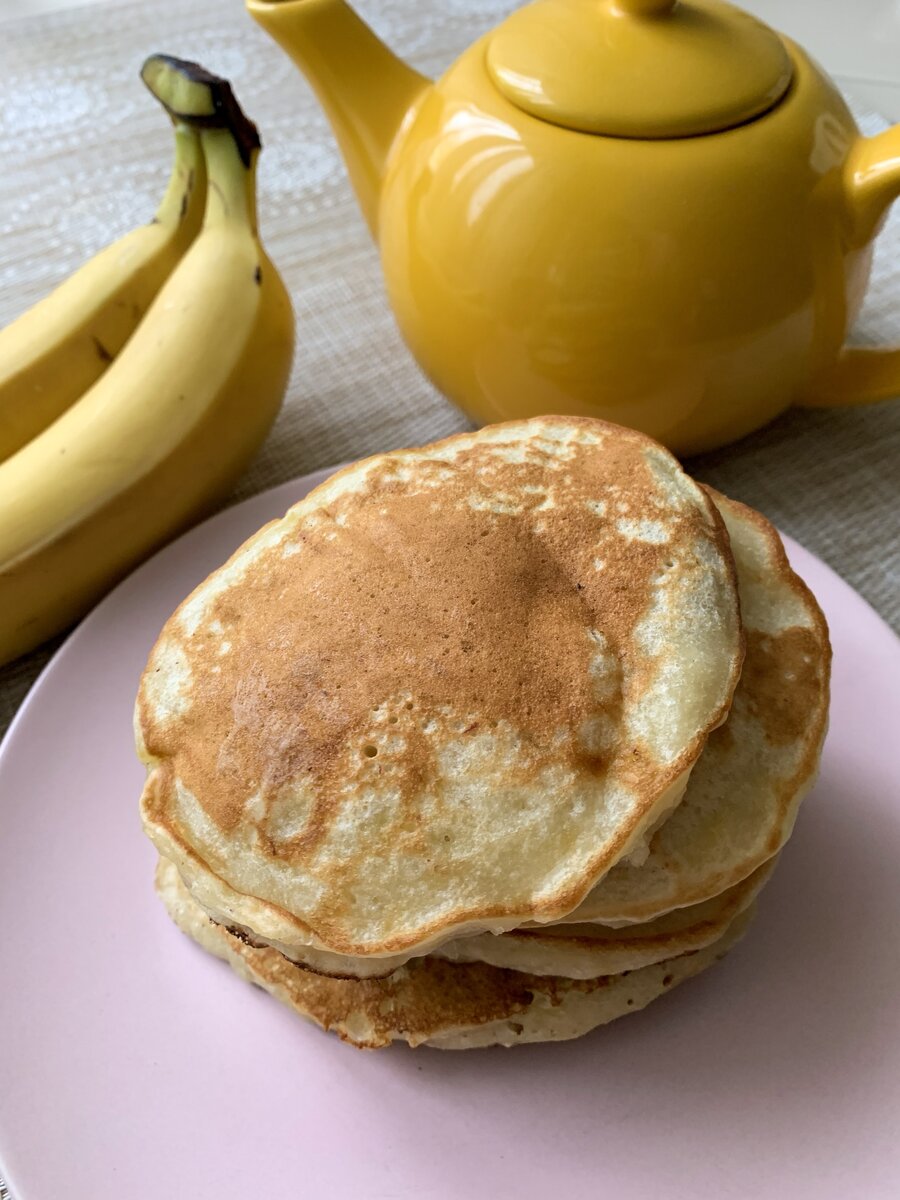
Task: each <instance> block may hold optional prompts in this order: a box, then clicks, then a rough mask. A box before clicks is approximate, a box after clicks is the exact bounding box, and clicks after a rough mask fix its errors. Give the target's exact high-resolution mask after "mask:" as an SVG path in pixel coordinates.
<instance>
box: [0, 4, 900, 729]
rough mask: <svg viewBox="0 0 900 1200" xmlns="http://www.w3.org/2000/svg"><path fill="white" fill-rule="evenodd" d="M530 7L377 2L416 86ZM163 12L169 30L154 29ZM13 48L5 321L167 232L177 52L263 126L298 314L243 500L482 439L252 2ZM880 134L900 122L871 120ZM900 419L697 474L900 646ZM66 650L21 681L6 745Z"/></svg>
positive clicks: (774, 435)
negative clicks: (423, 345)
mask: <svg viewBox="0 0 900 1200" xmlns="http://www.w3.org/2000/svg"><path fill="white" fill-rule="evenodd" d="M512 7H514V5H513V4H512V3H511V0H441V2H440V3H438V0H420V2H419V3H411V2H410V0H359V4H358V8H359V10H360V12H361V13H362V14H363V15H364V16H365V17H366V18H367V19H368V20H369V21H370V22H371V23H372V24H373V25H374V26H375V27H376V29H377V30H378V31H379V32H380V33H382V34H383V35H384V36H385V37H386V38H387V39H388V40H389V41H390V42H391V44H392V46H394V47H395V48H396V49H397V50H398V52H400V53H402V54H403V55H405V56H406V57H407V58H408V59H409V60H410V61H411V62H412V63H413V64H414V65H415V66H417V67H418V68H420V69H422V70H424V71H427V72H430V73H432V74H434V73H436V72H439V71H440V70H441V69H442V67H444V66H445V65H447V64H448V63H449V62H450V61H451V60H452V59H453V57H455V56H456V54H457V53H459V51H460V50H461V49H462V48H463V47H464V46H466V45H467V44H468V43H469V42H470V41H471V40H472V39H473V38H474V37H476V36H477V35H478V34H479V33H480V32H481V31H482V30H483V29H485V28H487V27H489V26H490V25H492V24H494V23H495V22H496V21H497V20H498V19H500V17H501V16H502V15H503V14H504V13H505V12H506V11H508V10H509V9H510V8H512ZM151 12H152V16H151ZM3 32H4V36H3V39H2V44H0V79H2V80H3V83H2V88H0V151H2V153H3V156H4V161H5V162H6V163H7V164H10V166H12V165H13V164H14V168H15V169H10V170H7V171H6V172H5V173H4V174H3V176H2V177H0V322H6V321H8V320H9V319H11V318H12V317H14V316H16V315H17V314H18V313H19V312H20V311H22V310H23V309H24V308H25V307H27V306H28V305H29V304H31V303H33V302H34V301H35V300H37V299H38V298H39V297H40V296H41V295H43V294H44V293H45V292H46V291H47V290H48V289H49V288H50V287H51V286H53V284H54V283H56V282H57V281H58V280H60V279H62V278H63V277H65V275H67V274H68V273H69V272H70V271H71V270H72V269H73V268H74V267H75V266H77V265H78V264H79V263H80V262H82V261H83V260H84V259H85V258H86V257H87V256H88V255H90V254H92V253H94V252H95V251H96V250H97V249H99V248H100V247H101V246H103V245H105V244H106V243H107V242H109V241H111V240H112V239H113V238H114V237H118V236H119V235H120V234H121V233H124V232H125V231H127V230H128V229H129V228H131V227H133V226H134V225H135V224H137V223H138V222H140V221H143V220H146V219H147V218H148V217H149V216H150V215H151V213H152V212H153V210H154V208H155V205H156V202H157V199H158V196H159V194H160V192H161V190H162V187H163V184H164V182H165V179H166V177H167V173H168V168H169V160H170V143H169V138H170V135H169V132H168V129H167V127H166V124H165V122H164V121H163V120H162V118H161V115H160V112H159V109H158V108H157V107H156V105H155V104H154V102H153V101H152V100H151V99H150V97H149V96H148V95H147V94H146V93H145V92H144V89H143V87H142V86H141V84H140V82H139V80H138V70H139V68H140V64H141V62H142V61H143V59H144V57H145V56H146V55H147V54H148V53H150V52H151V51H154V50H162V51H166V52H169V53H174V54H178V55H181V56H184V57H189V58H197V59H199V60H201V61H202V62H203V63H204V64H206V65H207V66H209V67H210V68H212V69H213V70H215V71H218V72H220V73H221V74H224V75H226V76H228V77H229V78H230V79H231V80H232V81H233V83H234V86H235V89H236V91H237V94H238V96H239V97H240V98H241V100H242V101H243V102H244V104H245V105H246V107H247V109H248V111H249V112H250V114H251V115H252V117H253V118H254V119H255V120H256V121H257V122H258V124H259V126H260V129H261V131H262V135H263V140H264V143H265V146H266V149H265V150H264V153H263V155H262V160H261V168H260V192H261V199H260V209H261V227H262V231H263V235H264V238H265V240H266V243H267V245H268V248H269V251H270V253H271V255H272V257H273V258H274V259H275V261H276V262H277V263H278V265H279V267H280V269H281V271H282V273H283V275H284V277H285V280H286V282H287V284H288V286H289V288H290V290H291V292H292V294H293V297H294V302H295V307H296V313H297V322H298V343H297V356H296V364H295V368H294V375H293V379H292V381H291V385H290V390H289V393H288V397H287V401H286V404H285V407H284V410H283V412H282V415H281V417H280V419H279V421H278V423H277V425H276V427H275V429H274V431H273V432H272V434H271V436H270V438H269V440H268V442H267V443H266V446H265V447H264V449H263V450H262V452H261V454H260V455H259V457H258V458H257V460H256V462H255V463H254V464H253V465H252V467H251V468H250V470H249V471H248V472H247V474H246V475H245V476H244V478H243V480H242V481H241V483H240V485H239V487H238V488H237V489H236V490H235V492H234V496H233V499H234V500H238V499H241V498H242V497H245V496H249V495H251V494H253V493H254V492H258V491H260V490H262V489H264V488H266V487H269V486H271V485H273V484H276V483H280V482H282V481H283V480H286V479H289V478H291V477H293V476H296V475H300V474H303V473H304V472H307V471H311V470H313V469H315V468H317V467H322V466H325V465H327V464H329V463H337V462H341V461H344V460H347V459H353V458H357V457H359V456H360V455H363V454H368V453H372V452H375V451H379V450H387V449H391V448H394V447H397V446H406V445H414V444H418V443H422V442H425V441H429V440H431V439H432V438H436V437H441V436H443V435H446V434H449V433H453V432H455V431H457V430H460V429H464V428H466V427H467V423H466V419H465V417H463V415H462V414H461V413H460V412H459V411H458V410H457V409H455V408H454V407H453V406H452V405H450V404H448V403H447V402H446V401H445V400H443V399H442V398H441V397H440V396H438V395H437V393H436V392H435V391H434V390H433V389H432V388H431V387H430V386H429V384H428V383H427V382H426V381H425V380H424V379H423V378H422V376H421V375H420V374H419V372H418V369H417V368H416V366H415V364H414V362H413V361H412V359H411V358H410V356H409V354H408V353H407V351H406V350H405V348H404V346H403V344H402V343H401V341H400V338H399V336H398V334H397V332H396V329H395V328H394V324H393V321H392V318H391V314H390V312H389V310H388V307H387V304H386V302H385V299H384V296H383V294H382V287H381V277H380V271H379V265H378V258H377V255H376V252H375V249H374V247H373V246H372V244H371V242H370V240H369V237H368V234H367V232H366V230H365V228H364V226H363V222H362V219H361V218H360V216H359V213H358V211H357V208H356V203H355V201H354V199H353V197H352V195H351V192H350V188H349V185H348V183H347V181H346V177H345V175H344V171H343V167H342V163H341V160H340V158H339V156H338V153H337V150H336V148H335V145H334V143H333V140H332V138H331V134H330V132H329V130H328V128H327V125H326V123H325V120H324V118H323V116H322V115H321V113H320V111H319V108H318V106H317V104H316V103H315V101H314V99H313V97H312V95H311V93H310V91H309V90H308V88H307V87H306V85H305V83H304V81H303V80H302V79H301V77H300V76H299V74H298V73H297V71H296V70H295V69H294V68H293V67H292V66H291V64H290V63H289V62H288V60H287V58H286V57H285V56H284V55H283V54H282V53H281V52H280V51H279V50H278V49H277V48H276V47H275V45H274V44H273V43H271V42H270V41H269V40H268V38H267V37H266V36H265V35H264V34H263V33H262V32H261V31H260V30H259V29H257V28H256V26H255V25H254V24H253V23H252V21H251V20H250V19H249V17H247V16H246V15H245V14H244V12H243V6H242V5H241V3H240V0H193V2H192V3H191V4H189V5H186V4H183V3H179V2H178V0H160V2H159V3H156V4H154V5H153V6H152V10H151V9H150V8H149V7H148V6H147V5H146V4H145V3H142V2H140V0H136V2H133V3H118V2H114V3H108V4H101V5H98V6H96V7H93V8H90V9H81V10H78V9H75V10H72V11H68V12H63V13H57V14H53V15H51V16H49V17H42V18H29V19H23V20H20V21H10V22H7V23H5V25H4V31H3ZM858 115H859V116H860V119H861V121H862V123H863V127H864V129H865V131H866V132H869V133H871V132H875V131H876V130H877V129H878V128H880V127H881V126H882V124H883V122H881V121H880V120H879V119H878V118H877V117H875V116H874V115H872V114H866V113H859V114H858ZM857 337H858V338H859V340H861V341H865V342H870V343H876V342H880V341H888V340H891V339H892V338H894V339H897V340H900V214H898V218H895V219H894V220H893V221H891V222H889V223H888V226H887V228H886V230H885V232H884V233H883V234H882V238H881V241H880V244H879V253H878V255H877V258H876V276H875V279H874V280H873V284H872V287H871V291H870V294H869V299H868V302H867V305H866V309H865V312H864V314H863V316H862V318H861V321H860V323H859V327H858V330H857ZM898 452H900V405H898V404H888V405H881V406H877V407H872V408H862V409H856V410H844V411H831V412H828V411H822V412H812V411H805V412H804V411H799V410H798V411H795V412H791V413H789V414H787V415H786V416H785V417H783V418H782V419H781V420H779V421H777V422H776V423H775V424H773V425H772V426H770V427H769V428H767V429H765V430H763V431H762V432H761V433H759V434H756V435H754V436H753V437H750V438H747V439H745V440H744V441H743V442H741V443H739V444H737V445H734V446H730V447H728V448H726V449H724V450H721V451H718V452H716V453H714V454H708V455H705V456H703V457H701V458H698V459H695V460H693V461H692V462H691V463H690V464H689V466H690V469H691V470H692V471H693V472H694V473H695V474H696V475H697V476H698V477H699V478H700V479H703V480H706V481H708V482H710V483H712V484H714V485H715V486H716V487H717V488H719V489H721V490H722V491H724V492H726V493H728V494H729V495H732V496H735V497H737V498H738V499H741V500H744V501H745V502H747V503H748V504H752V505H754V506H755V507H757V508H760V509H761V510H762V511H763V512H765V513H766V515H767V516H768V517H769V518H770V519H771V520H773V521H774V522H775V523H776V524H777V525H778V526H779V527H780V528H781V529H782V530H784V531H785V532H787V533H790V534H792V535H793V536H794V537H796V538H797V539H798V540H799V541H801V542H802V543H804V544H805V545H806V546H808V547H809V548H810V549H811V550H813V551H814V552H815V553H817V554H819V555H820V556H821V557H822V558H824V559H825V560H826V561H827V562H829V563H830V564H831V565H832V566H833V567H835V569H836V570H838V571H839V572H840V573H841V574H842V575H843V576H844V577H845V578H846V579H847V580H849V582H850V583H851V584H853V586H854V587H856V588H857V589H858V590H859V591H860V592H862V594H863V595H864V596H866V598H867V599H868V600H869V601H870V602H871V603H872V604H873V605H874V606H875V608H876V609H878V610H879V611H880V612H881V613H882V615H883V616H884V617H885V618H886V619H887V620H888V621H890V622H891V623H892V624H893V625H894V627H895V628H897V627H900V588H898V574H900V569H898V532H897V514H898V509H900V470H898V469H897V462H898ZM54 648H55V645H51V646H49V647H47V648H45V649H43V650H41V651H40V652H38V653H36V654H33V655H30V656H28V657H27V658H25V659H22V660H20V661H19V662H17V663H14V664H12V665H10V666H8V667H6V668H3V669H0V733H2V731H3V730H4V729H5V728H6V726H7V725H8V724H9V721H10V720H11V719H12V716H13V714H14V712H15V710H16V709H17V707H18V706H19V704H20V703H21V701H22V699H23V697H24V696H25V693H26V691H27V690H28V688H29V687H30V685H31V683H32V682H33V680H34V678H35V676H36V675H37V673H38V671H39V670H40V668H41V667H42V666H43V664H44V663H45V662H46V661H47V659H48V658H49V656H50V653H51V652H52V650H53V649H54Z"/></svg>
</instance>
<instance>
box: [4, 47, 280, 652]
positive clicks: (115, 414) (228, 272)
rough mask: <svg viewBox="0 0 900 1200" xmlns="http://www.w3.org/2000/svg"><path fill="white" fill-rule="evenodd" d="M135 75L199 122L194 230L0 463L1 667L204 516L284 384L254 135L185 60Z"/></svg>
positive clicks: (276, 284)
mask: <svg viewBox="0 0 900 1200" xmlns="http://www.w3.org/2000/svg"><path fill="white" fill-rule="evenodd" d="M143 74H144V78H145V81H146V82H147V83H148V84H149V86H150V87H151V89H152V90H153V91H154V92H156V94H157V95H158V96H159V98H160V99H162V100H163V101H164V102H165V103H167V104H168V105H169V107H170V108H171V109H172V111H173V116H174V117H175V118H176V119H178V120H182V119H184V120H186V121H189V122H196V124H197V128H198V130H199V136H200V142H201V146H202V150H203V155H204V158H205V161H206V168H207V176H208V187H207V199H206V211H205V214H204V218H203V226H202V228H201V230H200V232H199V234H198V235H197V237H196V239H195V241H194V242H193V244H192V245H191V246H190V248H189V249H188V251H187V253H186V254H185V256H184V258H183V259H182V260H181V262H180V263H179V265H178V266H177V267H176V268H175V270H174V272H173V273H172V275H171V276H170V277H169V279H168V280H167V281H166V283H165V284H164V285H163V287H162V288H161V290H160V292H159V294H158V295H157V297H156V299H155V301H154V302H153V304H152V305H151V307H150V309H149V311H148V312H147V315H146V316H145V317H144V319H143V321H142V322H141V324H140V325H139V327H138V329H137V330H136V331H135V333H134V334H133V335H132V337H131V339H130V340H129V341H128V342H127V344H126V345H125V347H124V348H123V349H122V351H121V353H120V354H119V355H118V357H117V358H116V359H115V360H114V361H113V362H112V363H111V364H110V365H109V367H108V369H107V370H106V372H105V373H104V374H103V375H102V376H101V378H100V379H99V380H98V381H97V382H96V383H95V384H94V386H93V387H92V388H90V389H89V390H88V391H87V392H86V393H85V394H84V395H83V396H82V397H81V399H80V400H78V401H77V402H76V403H75V404H74V405H73V406H72V407H71V408H69V409H68V410H67V411H66V412H65V413H64V414H63V415H62V416H60V417H59V418H58V419H57V420H56V421H55V422H54V423H53V424H52V425H51V426H49V428H48V429H46V430H45V431H44V432H43V433H41V434H40V435H39V436H38V437H36V438H34V439H33V440H32V441H31V442H29V443H28V445H26V446H24V447H23V448H22V449H21V450H19V451H18V453H16V454H15V455H13V457H12V458H9V459H7V461H6V462H5V463H2V464H0V663H2V662H6V661H9V660H10V659H12V658H14V657H16V656H17V655H19V654H22V653H24V652H25V651H27V650H30V649H31V648H33V647H34V646H36V645H37V644H38V643H39V642H41V641H43V640H44V639H45V638H47V637H49V636H50V635H52V634H53V633H55V632H57V631H59V630H60V629H63V628H64V627H65V626H67V625H68V624H70V623H71V622H72V621H73V620H75V619H76V618H77V617H79V616H81V615H82V614H83V613H84V612H85V611H86V610H87V609H88V608H89V607H90V606H91V604H92V603H93V602H94V601H95V600H96V599H97V598H98V597H99V596H100V595H101V594H102V593H103V592H104V591H106V590H107V589H108V588H109V587H110V585H111V584H113V583H114V582H115V581H116V580H118V579H119V578H121V577H122V576H123V575H124V574H125V573H126V572H127V571H128V570H129V569H130V568H131V567H132V566H134V565H135V564H136V563H137V562H138V561H139V560H140V559H142V558H144V557H145V556H146V555H147V554H148V553H149V552H150V551H152V550H154V549H156V548H157V547H158V546H160V545H161V544H162V543H163V542H165V541H167V540H168V539H169V538H170V537H172V536H173V534H175V533H176V532H177V531H179V530H181V529H183V528H184V527H185V526H186V525H188V524H189V523H191V522H192V521H193V520H194V519H196V517H197V516H198V515H199V514H201V513H203V512H205V511H207V510H209V509H210V508H211V507H212V505H213V504H214V502H215V501H216V500H217V499H219V498H221V497H222V496H223V495H224V494H225V493H226V492H227V490H228V488H229V486H230V485H231V484H232V483H233V482H234V480H235V478H236V477H237V476H238V475H239V474H240V472H241V471H242V469H243V468H244V466H245V465H246V463H247V462H248V460H249V459H250V458H251V457H252V455H253V454H254V452H255V451H256V449H257V448H258V447H259V445H260V444H261V442H262V441H263V439H264V438H265V435H266V433H267V432H268V430H269V427H270V426H271V424H272V422H273V420H274V419H275V415H276V414H277V412H278V409H279V407H280V405H281V401H282V398H283V395H284V392H285V388H286V386H287V381H288V377H289V375H290V368H291V360H292V357H293V345H294V319H293V313H292V309H291V302H290V298H289V296H288V294H287V291H286V290H285V287H284V284H283V283H282V281H281V279H280V277H279V275H278V273H277V271H276V270H275V268H274V266H273V265H272V263H271V262H270V261H269V259H268V258H267V256H266V254H265V252H264V251H263V248H262V246H261V244H260V241H259V237H258V235H257V230H256V193H255V168H256V160H257V156H258V151H259V146H260V143H259V138H258V136H257V133H256V128H255V126H254V125H252V124H251V122H250V121H249V120H247V118H246V117H245V116H244V114H243V113H242V112H241V110H240V108H239V107H238V105H237V102H236V101H235V99H234V97H233V95H232V93H231V89H230V87H229V86H228V84H227V83H226V82H225V81H224V80H220V79H217V78H216V77H215V76H211V75H209V74H208V73H206V72H205V71H203V70H202V68H199V67H197V66H196V65H195V64H193V63H184V62H180V61H179V60H177V59H168V58H162V57H160V56H155V57H154V58H152V59H150V60H148V62H147V64H145V68H144V72H143ZM175 101H178V102H180V107H176V106H175Z"/></svg>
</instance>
